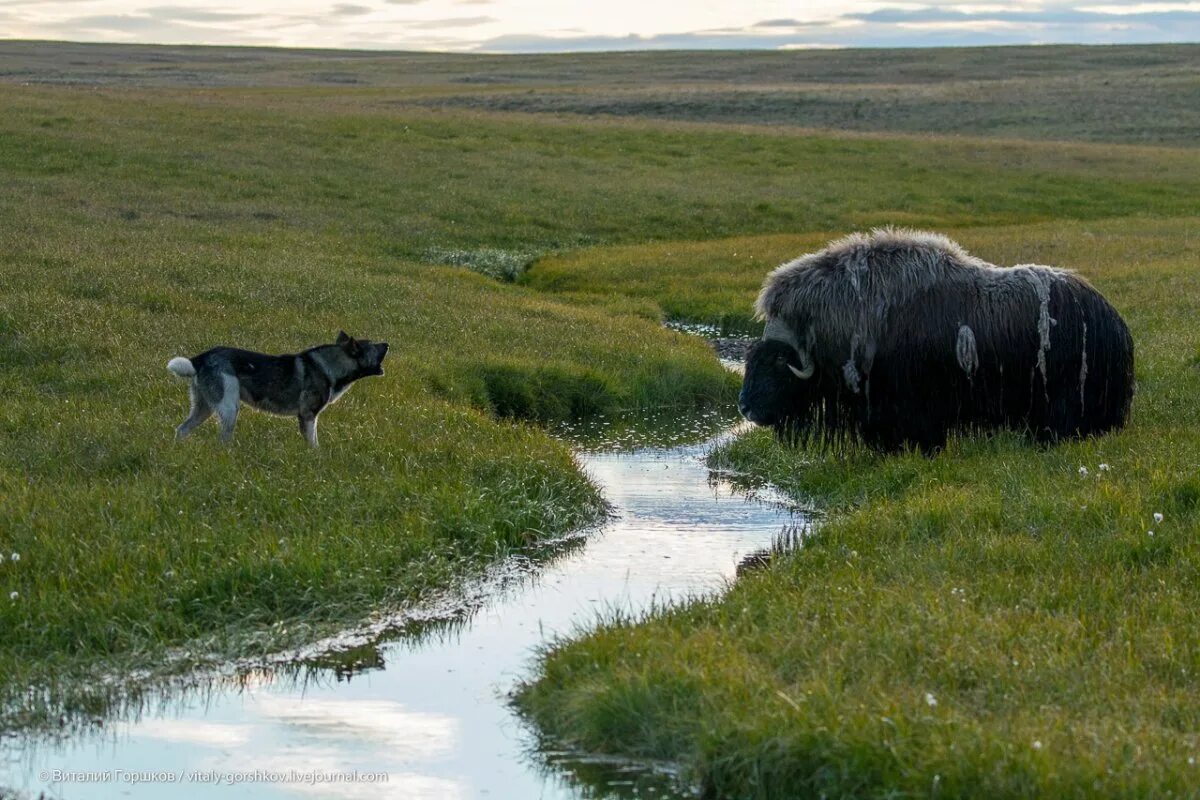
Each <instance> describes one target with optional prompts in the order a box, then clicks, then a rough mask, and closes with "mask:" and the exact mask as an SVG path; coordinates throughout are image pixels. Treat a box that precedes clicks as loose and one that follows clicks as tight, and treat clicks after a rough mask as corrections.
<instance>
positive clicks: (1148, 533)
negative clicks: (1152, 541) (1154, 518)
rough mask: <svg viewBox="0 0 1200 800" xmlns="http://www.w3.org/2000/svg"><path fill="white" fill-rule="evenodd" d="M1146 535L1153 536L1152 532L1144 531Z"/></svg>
mask: <svg viewBox="0 0 1200 800" xmlns="http://www.w3.org/2000/svg"><path fill="white" fill-rule="evenodd" d="M1146 535H1147V536H1153V535H1154V531H1146Z"/></svg>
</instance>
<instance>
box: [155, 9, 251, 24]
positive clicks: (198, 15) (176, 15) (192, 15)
mask: <svg viewBox="0 0 1200 800" xmlns="http://www.w3.org/2000/svg"><path fill="white" fill-rule="evenodd" d="M138 14H139V15H142V16H147V17H151V18H153V19H158V20H172V21H176V22H232V21H235V20H243V19H253V18H255V17H258V16H259V15H258V14H247V13H244V12H240V11H211V10H207V9H203V8H187V7H185V6H152V7H150V8H143V9H139V10H138Z"/></svg>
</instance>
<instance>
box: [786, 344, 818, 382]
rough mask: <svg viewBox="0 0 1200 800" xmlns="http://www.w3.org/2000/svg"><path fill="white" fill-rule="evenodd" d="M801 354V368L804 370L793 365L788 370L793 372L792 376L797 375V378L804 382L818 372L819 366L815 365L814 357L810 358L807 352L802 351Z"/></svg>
mask: <svg viewBox="0 0 1200 800" xmlns="http://www.w3.org/2000/svg"><path fill="white" fill-rule="evenodd" d="M799 353H800V366H801V367H802V369H796V368H795V367H793V366H792V365H791V364H788V369H790V370H791V371H792V374H793V375H795V376H796V377H797V378H799V379H800V380H802V381H806V380H808V379H809V378H811V377H812V376H813V373H814V372H816V371H817V365H816V364H814V363H813V360H812V356H810V355H809V354H808V351H807V350H804V349H801V350H800V351H799Z"/></svg>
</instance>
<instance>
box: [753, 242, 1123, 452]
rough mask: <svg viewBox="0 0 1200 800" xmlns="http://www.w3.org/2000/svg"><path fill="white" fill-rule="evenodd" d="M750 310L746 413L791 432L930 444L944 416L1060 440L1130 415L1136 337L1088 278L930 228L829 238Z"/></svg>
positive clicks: (944, 426)
mask: <svg viewBox="0 0 1200 800" xmlns="http://www.w3.org/2000/svg"><path fill="white" fill-rule="evenodd" d="M757 312H758V315H759V317H760V318H761V319H763V320H764V321H765V322H766V330H765V332H764V334H763V340H762V341H760V342H757V343H756V344H755V345H754V346H753V347H752V348H751V349H750V352H749V353H748V354H747V356H746V378H745V382H744V384H743V386H742V394H741V402H740V405H741V409H742V413H743V414H744V415H745V416H746V418H747V419H749V420H751V421H752V422H756V423H758V424H760V425H769V426H773V427H775V428H776V430H778V431H779V432H780V433H783V434H786V435H789V436H798V437H800V438H802V439H808V438H818V439H821V440H824V441H832V440H838V439H859V440H862V441H864V442H866V443H867V444H868V445H871V446H872V447H876V448H880V449H885V450H894V449H898V448H901V447H905V446H910V445H915V446H917V447H920V448H921V449H923V450H925V451H930V450H934V449H937V448H939V447H941V446H943V445H944V444H945V443H946V436H947V434H948V433H949V432H951V431H953V430H964V429H968V430H969V429H995V428H1013V429H1017V430H1022V431H1027V432H1028V433H1030V434H1031V435H1032V436H1033V437H1035V438H1036V439H1037V440H1039V441H1056V440H1058V439H1060V438H1063V437H1076V436H1088V435H1092V434H1099V433H1104V432H1106V431H1110V430H1113V429H1116V428H1120V427H1121V426H1122V425H1124V423H1125V420H1126V418H1127V417H1128V415H1129V405H1130V402H1131V401H1132V399H1133V389H1134V386H1133V340H1132V339H1131V338H1130V336H1129V329H1128V328H1126V327H1125V323H1124V321H1123V320H1122V319H1121V317H1120V315H1119V314H1118V313H1117V312H1116V310H1115V309H1113V307H1112V306H1111V305H1109V304H1108V302H1107V301H1106V300H1105V299H1104V297H1102V296H1101V295H1100V293H1099V292H1097V291H1096V290H1095V289H1094V288H1092V286H1091V284H1089V283H1088V282H1087V281H1085V280H1084V279H1083V278H1080V277H1079V276H1078V275H1075V274H1074V273H1073V272H1069V271H1067V270H1061V269H1054V268H1051V267H1039V266H1018V267H1011V268H1007V269H1002V268H999V267H996V266H993V265H992V264H988V263H986V262H984V261H981V260H980V259H978V258H975V257H973V256H971V255H969V254H968V253H967V252H966V251H965V250H963V249H962V248H961V247H959V246H958V245H957V244H955V243H954V242H952V241H950V240H949V239H947V238H946V237H944V236H939V235H937V234H931V233H919V232H914V231H901V230H891V229H887V230H876V231H874V232H872V233H871V234H870V235H865V234H853V235H851V236H848V237H846V238H844V239H841V240H839V241H836V242H833V243H832V244H830V245H829V246H828V247H827V248H825V249H824V250H822V251H820V252H818V253H812V254H810V255H806V256H802V257H800V258H798V259H796V260H795V261H792V262H791V263H788V264H784V265H783V266H782V267H779V268H778V269H776V270H775V271H774V272H772V273H771V274H770V275H769V276H768V277H767V280H766V283H765V284H764V286H763V290H762V293H761V294H760V295H759V297H758V304H757Z"/></svg>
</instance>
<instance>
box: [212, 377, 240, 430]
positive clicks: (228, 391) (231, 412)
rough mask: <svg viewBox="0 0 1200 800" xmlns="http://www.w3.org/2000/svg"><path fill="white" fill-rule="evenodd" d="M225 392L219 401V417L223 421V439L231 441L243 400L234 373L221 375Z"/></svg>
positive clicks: (217, 410)
mask: <svg viewBox="0 0 1200 800" xmlns="http://www.w3.org/2000/svg"><path fill="white" fill-rule="evenodd" d="M221 386H222V389H223V392H222V394H221V399H220V400H218V401H217V404H216V405H217V407H216V412H217V419H219V420H220V421H221V441H222V442H225V443H227V444H228V443H229V442H230V441H232V440H233V426H234V425H237V417H238V404H239V403H240V402H241V387H240V386H239V385H238V380H237V378H235V377H233V376H232V375H222V376H221Z"/></svg>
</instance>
